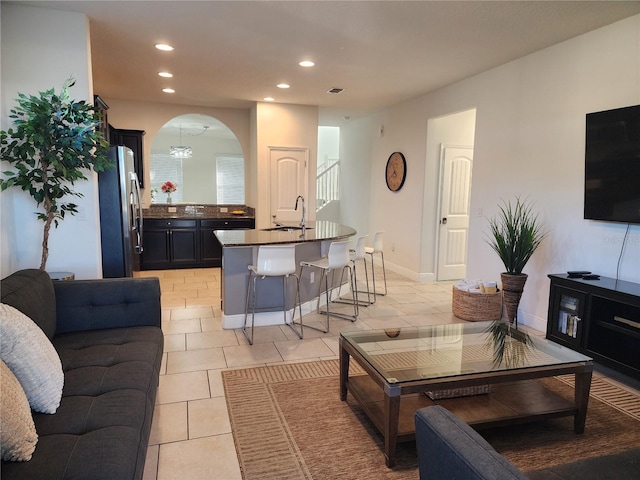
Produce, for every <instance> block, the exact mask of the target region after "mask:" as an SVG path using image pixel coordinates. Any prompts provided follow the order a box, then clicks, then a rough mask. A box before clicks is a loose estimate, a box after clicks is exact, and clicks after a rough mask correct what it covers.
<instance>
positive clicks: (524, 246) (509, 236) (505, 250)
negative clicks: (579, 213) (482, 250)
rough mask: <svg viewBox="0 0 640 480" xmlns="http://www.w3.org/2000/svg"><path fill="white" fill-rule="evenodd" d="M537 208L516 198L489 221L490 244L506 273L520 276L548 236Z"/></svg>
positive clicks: (505, 204) (505, 203)
mask: <svg viewBox="0 0 640 480" xmlns="http://www.w3.org/2000/svg"><path fill="white" fill-rule="evenodd" d="M532 207H533V204H532V203H531V202H528V201H523V200H521V199H520V197H516V200H515V204H512V202H511V201H509V202H504V201H503V204H502V205H501V206H500V212H499V214H498V215H497V216H496V217H494V218H491V219H489V227H490V230H491V234H490V235H489V238H488V240H487V241H488V243H489V245H490V246H491V248H493V250H494V251H495V252H496V253H497V254H498V256H499V257H500V260H502V263H504V267H505V269H506V273H508V274H512V275H519V274H521V273H522V270H523V269H524V267H525V265H526V264H527V262H528V261H529V259H530V258H531V256H532V255H533V253H534V252H535V251H536V249H537V248H538V247H539V246H540V244H541V243H542V240H544V238H545V237H546V236H547V233H546V232H545V231H544V230H543V225H542V223H541V222H540V221H539V220H538V215H537V214H536V213H534V212H533V209H532Z"/></svg>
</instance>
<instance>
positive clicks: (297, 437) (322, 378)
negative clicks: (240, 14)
mask: <svg viewBox="0 0 640 480" xmlns="http://www.w3.org/2000/svg"><path fill="white" fill-rule="evenodd" d="M351 373H352V374H364V372H363V371H361V370H360V369H359V367H358V366H357V365H355V364H354V363H353V362H352V364H351ZM222 378H223V382H224V388H225V392H226V399H227V406H228V410H229V416H230V419H231V426H232V431H233V437H234V441H235V444H236V450H237V453H238V459H239V462H240V468H241V470H242V474H243V478H244V479H245V480H254V479H255V480H258V479H260V480H298V479H300V480H303V479H314V480H322V479H336V478H340V479H353V480H357V479H367V480H368V479H374V480H375V479H412V480H415V479H416V478H417V458H416V452H415V445H413V443H411V442H409V443H403V444H400V446H399V448H398V458H397V465H396V467H394V468H393V469H389V468H387V467H386V466H385V464H384V455H383V453H382V445H383V438H382V436H381V435H380V434H379V433H378V431H377V430H376V429H375V427H374V426H373V425H372V424H371V422H370V421H369V420H368V418H367V417H366V415H365V414H364V413H363V412H362V411H361V410H360V408H359V406H358V405H357V403H356V402H355V401H354V400H353V399H352V398H351V397H350V396H349V401H348V402H341V401H340V398H339V363H338V360H329V361H321V362H308V363H296V364H286V365H276V366H270V367H258V368H249V369H243V370H231V371H226V372H223V373H222ZM558 380H560V381H558ZM558 380H556V379H553V378H551V379H544V380H543V381H544V382H545V385H546V386H547V387H548V388H551V389H552V390H554V391H556V392H558V393H559V394H561V395H566V396H568V398H572V396H573V393H572V392H573V391H572V388H571V387H572V385H571V383H572V381H573V377H572V376H565V377H561V378H559V379H558ZM639 421H640V395H639V394H638V392H635V391H633V390H629V389H625V388H621V387H620V386H618V385H617V384H615V383H614V382H611V381H609V380H608V379H607V378H606V377H603V376H601V375H597V374H595V375H594V379H593V382H592V388H591V400H590V402H589V411H588V414H587V425H586V430H585V433H584V434H582V435H576V434H575V433H574V432H573V418H572V417H566V418H560V419H554V420H549V421H545V422H536V423H531V424H526V425H519V426H513V427H503V428H499V429H493V430H485V431H483V432H482V434H483V436H484V437H485V438H487V440H488V441H489V442H490V443H491V444H492V445H493V446H494V448H496V450H498V451H499V452H500V453H502V454H503V455H505V457H507V458H508V459H509V460H510V461H511V462H513V463H514V464H515V465H516V466H518V468H520V469H522V470H524V471H532V470H537V469H541V468H546V467H549V466H552V465H557V464H562V463H568V462H570V461H573V460H578V459H580V458H588V457H590V456H595V455H603V454H607V453H617V452H618V451H621V450H625V449H627V448H631V447H633V446H640V423H638V422H639Z"/></svg>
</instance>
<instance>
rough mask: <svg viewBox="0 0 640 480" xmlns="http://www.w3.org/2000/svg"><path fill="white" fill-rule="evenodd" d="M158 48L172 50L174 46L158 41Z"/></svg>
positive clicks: (165, 50) (166, 50)
mask: <svg viewBox="0 0 640 480" xmlns="http://www.w3.org/2000/svg"><path fill="white" fill-rule="evenodd" d="M156 48H157V49H158V50H162V51H164V52H170V51H171V50H173V47H172V46H171V45H167V44H166V43H156Z"/></svg>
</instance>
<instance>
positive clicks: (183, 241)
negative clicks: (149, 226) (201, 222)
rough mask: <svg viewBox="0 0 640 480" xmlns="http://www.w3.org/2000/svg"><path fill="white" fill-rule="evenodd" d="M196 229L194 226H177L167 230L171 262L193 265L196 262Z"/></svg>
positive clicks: (178, 264) (177, 264)
mask: <svg viewBox="0 0 640 480" xmlns="http://www.w3.org/2000/svg"><path fill="white" fill-rule="evenodd" d="M197 233H198V231H197V229H195V228H179V229H174V230H170V231H169V235H170V238H171V239H170V243H171V263H172V264H173V265H174V266H176V267H177V266H180V264H190V265H195V264H196V263H197V262H198V235H197Z"/></svg>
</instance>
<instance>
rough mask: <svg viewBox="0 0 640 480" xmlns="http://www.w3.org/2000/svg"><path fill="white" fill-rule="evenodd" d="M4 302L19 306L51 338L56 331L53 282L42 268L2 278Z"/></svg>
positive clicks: (22, 271) (21, 271)
mask: <svg viewBox="0 0 640 480" xmlns="http://www.w3.org/2000/svg"><path fill="white" fill-rule="evenodd" d="M0 294H2V300H1V301H2V303H5V304H7V305H11V306H12V307H15V308H17V309H18V310H20V311H21V312H22V313H24V314H25V315H26V316H27V317H29V318H30V319H31V320H33V322H34V323H35V324H36V325H38V326H39V327H40V328H41V329H42V331H43V332H44V333H45V335H46V336H47V337H49V339H52V338H53V336H54V335H55V333H56V296H55V292H54V287H53V282H52V281H51V278H49V275H48V274H47V272H43V271H42V270H35V269H29V270H20V271H18V272H15V273H13V274H11V275H9V276H8V277H7V278H3V279H2V290H1V291H0Z"/></svg>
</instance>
